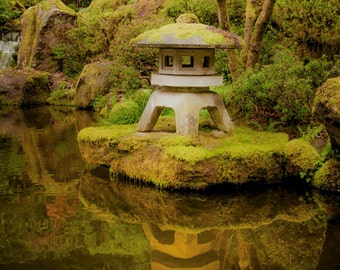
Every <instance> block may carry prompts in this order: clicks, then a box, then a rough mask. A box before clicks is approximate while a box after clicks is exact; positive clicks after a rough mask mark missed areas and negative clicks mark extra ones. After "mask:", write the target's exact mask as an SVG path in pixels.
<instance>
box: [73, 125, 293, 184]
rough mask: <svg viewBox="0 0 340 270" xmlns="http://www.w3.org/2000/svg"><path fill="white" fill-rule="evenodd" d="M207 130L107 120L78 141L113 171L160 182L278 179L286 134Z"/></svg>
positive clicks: (88, 154)
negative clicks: (152, 128)
mask: <svg viewBox="0 0 340 270" xmlns="http://www.w3.org/2000/svg"><path fill="white" fill-rule="evenodd" d="M211 132H212V131H211V130H200V132H199V136H198V137H195V136H193V137H189V136H182V135H179V134H176V133H170V132H150V133H137V132H135V126H111V127H98V128H87V129H84V130H82V131H81V132H80V133H79V136H78V141H79V143H80V149H81V153H82V155H83V156H86V158H85V159H86V160H87V162H88V163H90V164H92V163H95V162H97V163H99V164H102V163H106V165H110V166H111V169H112V171H113V172H116V173H122V174H125V175H126V176H128V177H129V178H132V179H140V180H143V181H145V182H152V183H153V184H155V185H157V186H159V187H172V188H183V187H185V188H192V189H201V188H204V187H207V186H209V185H212V184H218V183H223V182H229V183H245V182H247V181H249V180H250V181H264V179H265V181H266V182H270V181H277V180H279V179H282V177H283V172H282V166H283V165H282V164H283V163H284V154H283V150H282V149H283V147H284V145H285V144H286V143H287V142H288V136H287V135H286V134H283V133H276V134H274V133H267V132H255V131H252V130H250V129H247V128H236V129H235V131H234V132H233V133H229V134H226V135H225V136H224V137H222V138H216V137H214V136H212V134H211ZM89 142H92V144H91V145H89V144H88V143H89ZM107 142H109V146H105V145H107ZM105 147H106V148H108V149H106V150H105ZM99 153H100V155H99ZM102 156H103V158H102ZM94 157H95V159H97V160H92V159H93V158H94Z"/></svg>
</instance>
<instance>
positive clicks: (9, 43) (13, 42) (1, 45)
mask: <svg viewBox="0 0 340 270" xmlns="http://www.w3.org/2000/svg"><path fill="white" fill-rule="evenodd" d="M19 43H20V33H17V32H10V33H7V34H3V35H2V38H1V40H0V70H1V69H6V68H9V67H10V66H11V65H13V64H15V63H16V59H15V57H16V55H17V52H18V47H19Z"/></svg>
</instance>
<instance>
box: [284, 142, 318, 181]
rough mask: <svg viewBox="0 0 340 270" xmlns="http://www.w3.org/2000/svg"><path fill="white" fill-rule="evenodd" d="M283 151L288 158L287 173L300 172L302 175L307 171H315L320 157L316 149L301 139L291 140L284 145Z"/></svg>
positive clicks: (295, 173) (294, 173)
mask: <svg viewBox="0 0 340 270" xmlns="http://www.w3.org/2000/svg"><path fill="white" fill-rule="evenodd" d="M284 151H285V154H286V157H287V159H288V165H287V168H286V170H287V174H288V175H297V174H299V173H300V175H301V176H302V177H304V176H305V175H306V174H308V173H309V172H313V171H315V169H316V166H317V164H318V162H319V161H320V158H321V157H320V154H319V153H318V151H317V150H316V149H315V148H314V147H313V146H312V145H311V144H310V143H308V142H306V141H305V140H302V139H294V140H291V141H290V142H288V143H287V144H286V145H285V148H284Z"/></svg>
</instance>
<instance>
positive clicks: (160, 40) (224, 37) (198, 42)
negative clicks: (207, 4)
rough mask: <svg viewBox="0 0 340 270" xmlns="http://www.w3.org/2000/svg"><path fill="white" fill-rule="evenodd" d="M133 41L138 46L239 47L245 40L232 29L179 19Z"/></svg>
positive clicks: (147, 32) (145, 33)
mask: <svg viewBox="0 0 340 270" xmlns="http://www.w3.org/2000/svg"><path fill="white" fill-rule="evenodd" d="M131 43H132V44H134V45H135V46H138V47H155V48H220V49H238V48H241V47H242V46H243V44H244V41H243V40H242V39H241V38H240V37H239V36H237V35H236V34H234V33H232V32H230V31H223V30H220V29H217V28H215V27H213V26H209V25H205V24H201V23H192V22H182V21H177V23H172V24H167V25H164V26H162V27H160V28H158V29H154V30H149V31H146V32H144V33H142V34H140V35H139V36H137V37H136V38H134V39H133V40H131Z"/></svg>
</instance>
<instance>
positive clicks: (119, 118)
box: [107, 100, 141, 125]
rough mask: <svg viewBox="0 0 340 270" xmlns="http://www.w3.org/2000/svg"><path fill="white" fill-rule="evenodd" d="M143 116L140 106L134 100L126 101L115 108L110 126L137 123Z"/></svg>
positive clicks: (109, 122)
mask: <svg viewBox="0 0 340 270" xmlns="http://www.w3.org/2000/svg"><path fill="white" fill-rule="evenodd" d="M140 116H141V110H140V107H139V106H138V104H137V103H136V102H135V101H133V100H126V101H124V102H120V103H117V104H115V105H114V106H113V108H112V110H111V112H110V115H109V118H108V120H107V122H108V124H114V125H123V124H133V123H137V121H138V120H139V118H140Z"/></svg>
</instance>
